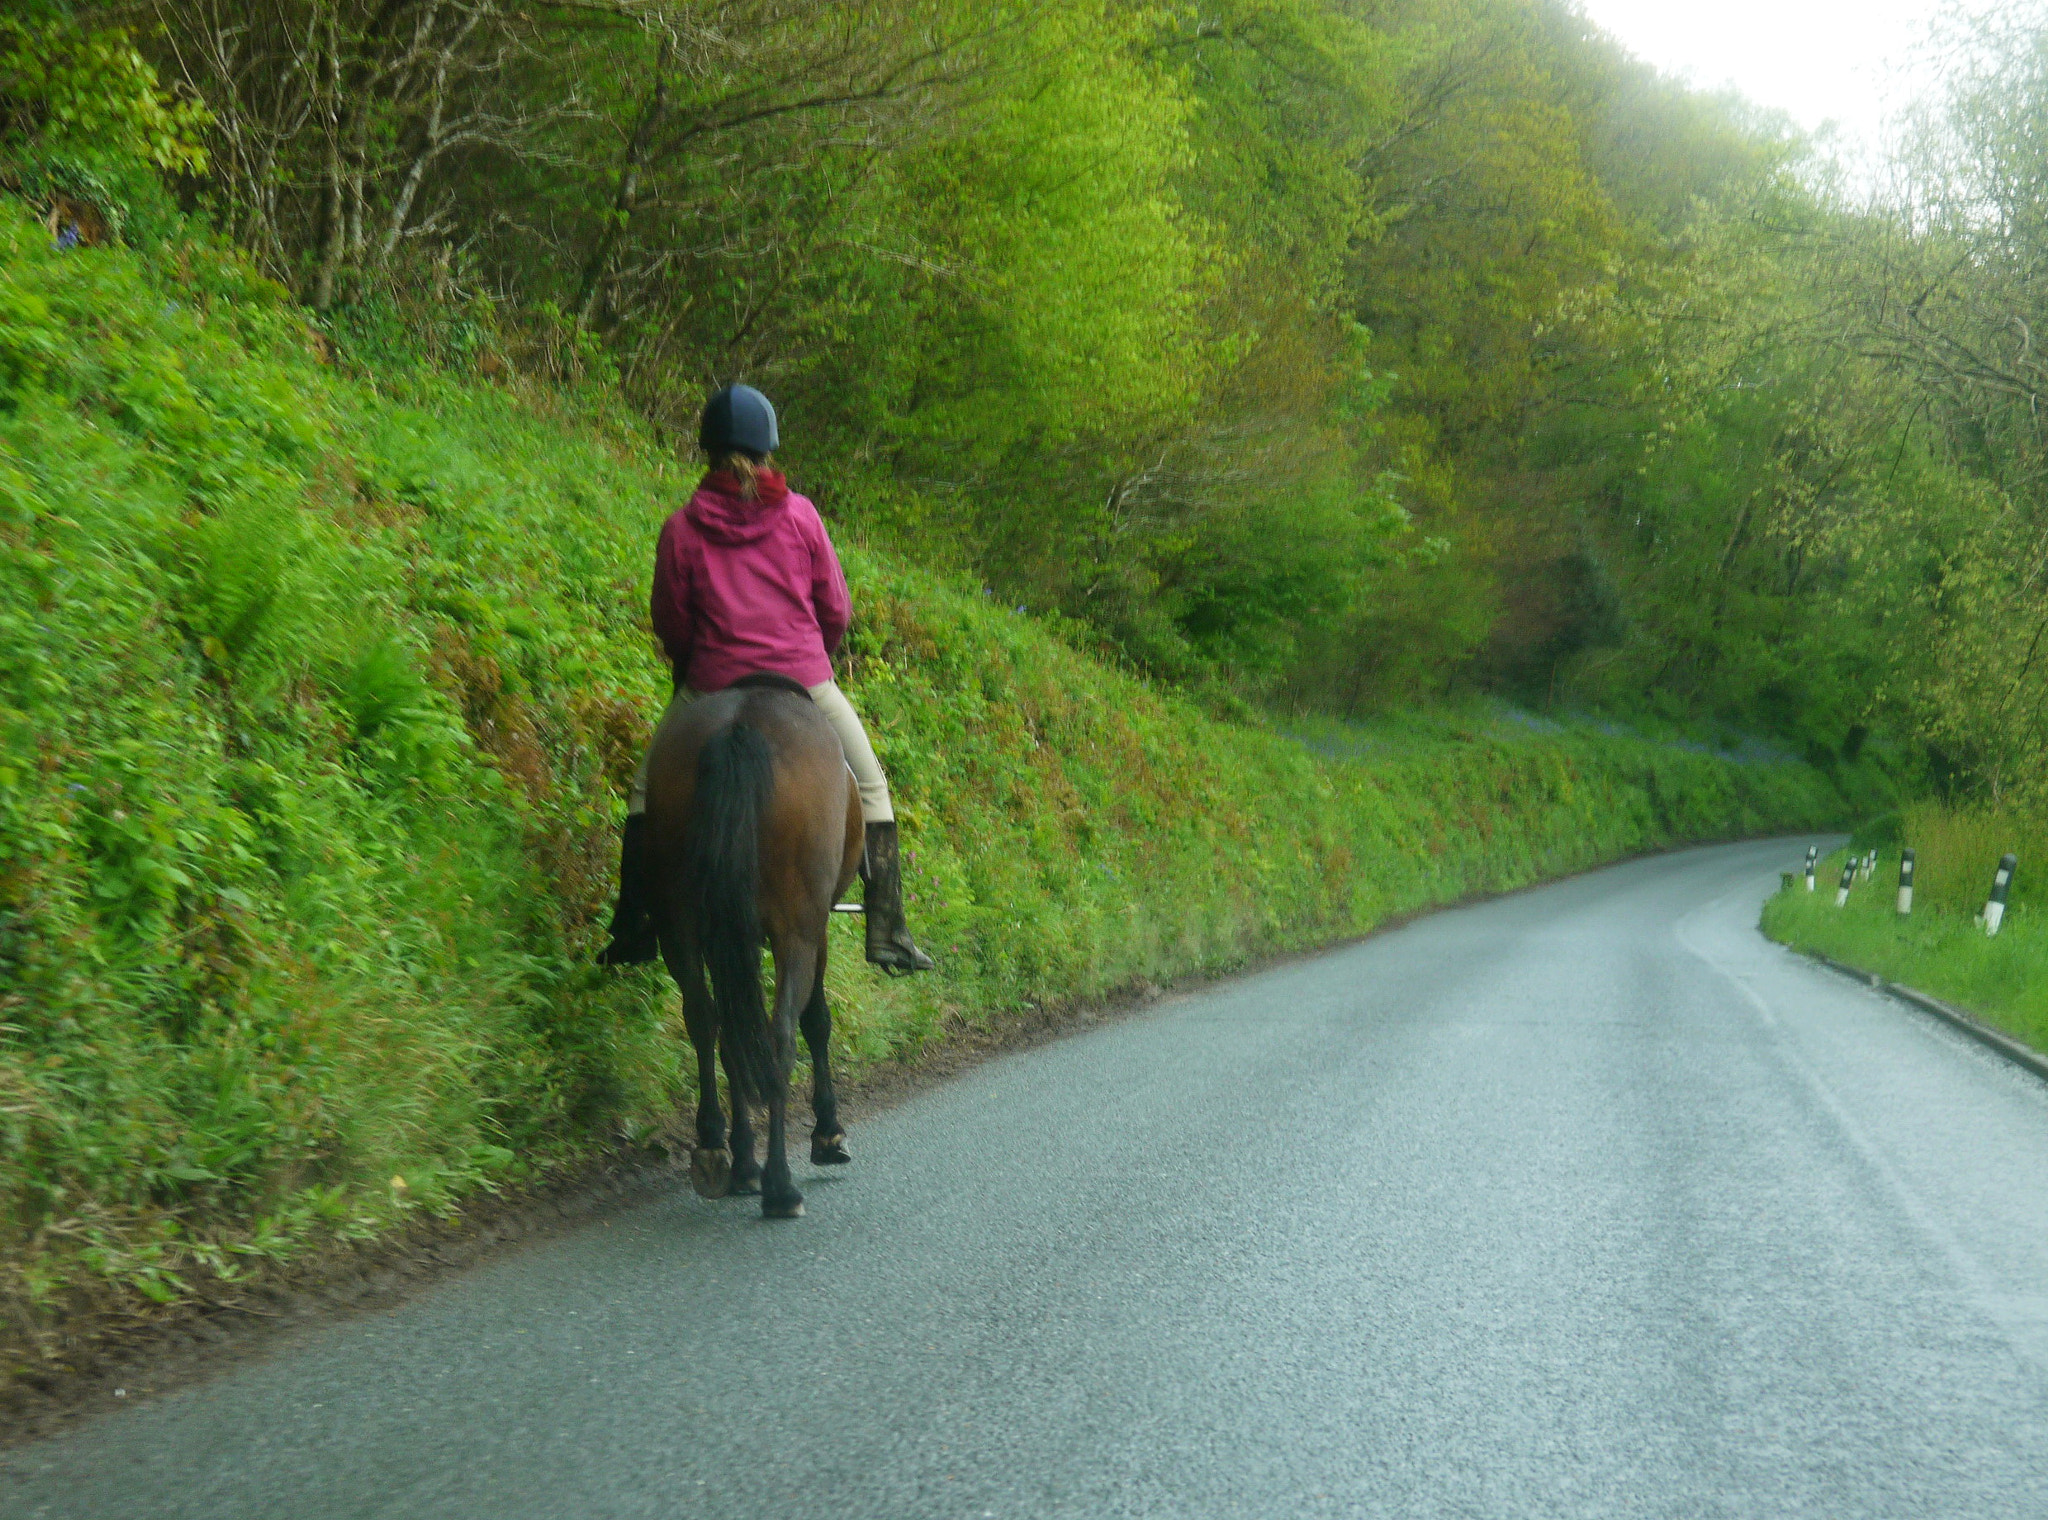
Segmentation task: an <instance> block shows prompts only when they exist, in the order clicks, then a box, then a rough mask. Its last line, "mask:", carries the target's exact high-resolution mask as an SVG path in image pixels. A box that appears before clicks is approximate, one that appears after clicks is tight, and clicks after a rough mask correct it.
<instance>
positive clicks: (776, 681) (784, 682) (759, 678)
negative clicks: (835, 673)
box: [732, 670, 811, 702]
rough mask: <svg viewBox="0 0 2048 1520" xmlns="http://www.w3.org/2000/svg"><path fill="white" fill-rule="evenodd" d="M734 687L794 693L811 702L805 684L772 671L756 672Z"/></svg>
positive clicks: (747, 675) (750, 673) (740, 680)
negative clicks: (750, 687)
mask: <svg viewBox="0 0 2048 1520" xmlns="http://www.w3.org/2000/svg"><path fill="white" fill-rule="evenodd" d="M732 684H733V685H734V686H754V687H761V688H764V689H766V690H769V691H793V692H795V693H796V694H797V695H798V696H800V697H802V698H803V699H804V700H805V701H806V702H808V701H810V700H811V694H810V691H809V690H808V689H807V688H806V687H805V686H804V683H803V682H801V681H799V680H796V679H794V678H793V677H791V676H779V675H777V674H776V673H775V672H774V671H772V670H756V671H752V672H749V673H748V674H746V675H743V676H741V677H740V678H739V679H738V680H737V681H735V682H733V683H732Z"/></svg>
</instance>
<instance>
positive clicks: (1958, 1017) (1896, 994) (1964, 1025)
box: [1774, 940, 2048, 1082]
mask: <svg viewBox="0 0 2048 1520" xmlns="http://www.w3.org/2000/svg"><path fill="white" fill-rule="evenodd" d="M1774 943H1777V944H1784V943H1785V942H1784V941H1783V940H1777V941H1774ZM1785 948H1786V949H1787V950H1790V951H1792V952H1793V953H1794V954H1797V955H1803V956H1805V957H1806V958H1807V959H1808V960H1811V961H1818V962H1819V963H1820V964H1821V965H1823V966H1825V967H1827V968H1828V970H1830V971H1833V972H1835V973H1837V974H1838V975H1841V976H1846V977H1848V978H1849V979H1850V980H1852V981H1856V982H1860V983H1862V984H1863V985H1864V986H1865V987H1868V988H1870V989H1871V990H1872V991H1873V992H1882V993H1884V994H1885V995H1886V996H1888V997H1891V998H1893V999H1895V1000H1896V1001H1898V1002H1901V1003H1904V1004H1906V1005H1907V1006H1908V1007H1911V1008H1917V1009H1919V1010H1920V1011H1921V1012H1922V1013H1927V1014H1932V1015H1933V1016H1934V1017H1935V1018H1937V1019H1940V1020H1941V1021H1942V1022H1943V1023H1945V1024H1947V1025H1948V1026H1949V1027H1950V1028H1952V1029H1956V1030H1959V1031H1960V1032H1962V1033H1963V1034H1966V1035H1968V1036H1969V1037H1970V1038H1971V1039H1973V1040H1975V1041H1977V1042H1978V1043H1979V1044H1981V1045H1984V1046H1986V1047H1988V1048H1989V1049H1991V1050H1993V1051H1995V1052H1997V1053H1998V1054H1999V1055H2001V1056H2004V1057H2005V1059H2006V1060H2008V1061H2010V1062H2011V1063H2012V1064H2013V1065H2015V1066H2018V1067H2021V1068H2023V1069H2025V1070H2027V1071H2030V1072H2032V1073H2033V1074H2034V1075H2035V1076H2037V1077H2039V1078H2040V1079H2041V1080H2042V1081H2044V1082H2048V1054H2043V1053H2042V1052H2041V1051H2038V1050H2036V1049H2034V1047H2033V1046H2031V1045H2029V1044H2027V1043H2026V1042H2025V1041H2023V1040H2018V1039H2015V1038H2013V1036H2011V1035H2009V1034H2007V1033H2006V1032H2005V1031H2004V1030H2002V1029H1998V1028H1994V1027H1993V1026H1992V1025H1990V1024H1987V1023H1985V1022H1984V1021H1983V1020H1982V1019H1980V1018H1978V1017H1977V1016H1976V1015H1975V1014H1973V1013H1970V1012H1967V1011H1966V1010H1964V1009H1961V1008H1958V1007H1956V1006H1955V1004H1953V1003H1944V1002H1943V1001H1942V1000H1941V999H1940V998H1938V997H1933V996H1931V995H1929V994H1928V993H1925V992H1922V991H1921V990H1920V989H1919V988H1917V987H1908V986H1907V985H1906V984H1905V983H1903V982H1888V981H1886V980H1885V979H1884V978H1883V977H1881V976H1879V975H1878V974H1877V973H1876V972H1875V971H1865V970H1863V969H1862V968H1861V967H1860V966H1852V965H1850V964H1849V963H1848V962H1847V961H1838V960H1836V959H1835V958H1834V957H1833V956H1832V955H1828V954H1826V953H1824V952H1822V951H1819V950H1808V949H1807V948H1805V947H1804V946H1803V945H1785Z"/></svg>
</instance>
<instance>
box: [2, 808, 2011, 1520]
mask: <svg viewBox="0 0 2048 1520" xmlns="http://www.w3.org/2000/svg"><path fill="white" fill-rule="evenodd" d="M1800 853H1801V850H1800V846H1798V845H1793V844H1787V843H1783V842H1780V843H1774V844H1750V845H1735V846H1727V847H1719V848H1714V849H1705V850H1696V851H1692V852H1689V853H1686V854H1682V855H1675V856H1667V857H1664V858H1661V859H1655V860H1644V861H1637V862H1634V863H1632V864H1628V865H1623V866H1619V867H1616V868H1614V869H1612V870H1607V871H1603V872H1600V873H1598V874H1595V875H1591V876H1586V877H1581V878H1579V879H1576V880H1573V881H1568V882H1564V883H1561V884H1559V885H1556V886H1552V887H1548V888H1545V889H1542V890H1540V891H1534V892H1529V893H1525V894H1522V895H1519V896H1515V897H1510V898H1505V899H1502V900H1499V901H1496V902H1491V903H1486V904H1482V905H1479V906H1476V907H1470V908H1464V909H1460V910H1457V911H1453V912H1447V913H1443V914H1439V915H1436V916H1434V917H1431V918H1428V919H1424V920H1421V921H1418V922H1416V923H1413V924H1411V925H1409V926H1408V927H1406V928H1403V929H1400V930H1398V931H1396V932H1393V933H1389V934H1386V935H1383V936H1381V937H1379V938H1376V939H1372V940H1369V941H1366V942H1363V943H1361V944H1358V945H1355V946H1352V947H1350V948H1348V949H1344V950H1340V951H1337V952H1334V953H1332V954H1328V955H1324V956H1321V957H1318V958H1316V959H1313V960H1303V961H1299V962H1296V963H1293V964H1289V965H1285V966H1282V967H1279V968H1276V969H1274V970H1270V971H1267V972H1264V973H1261V974H1258V975H1255V976H1249V977H1246V978H1244V979H1242V980H1239V981H1236V982H1233V983H1230V984H1229V985H1227V986H1221V987H1217V988H1213V989H1210V990H1207V991H1202V992H1198V993H1193V994H1189V995H1187V996H1182V997H1176V998H1173V999H1169V1000H1167V1001H1164V1002H1161V1003H1159V1004H1157V1005H1155V1006H1154V1007H1153V1008H1151V1009H1148V1010H1147V1011H1145V1012H1144V1013H1142V1014H1140V1015H1137V1016H1134V1017H1131V1018H1129V1019H1126V1020H1123V1021H1121V1022H1118V1023H1115V1024H1112V1025H1109V1026H1106V1027H1102V1028H1099V1029H1097V1030H1094V1031H1092V1032H1090V1033H1087V1034H1084V1035H1079V1036H1076V1037H1074V1038H1071V1039H1068V1040H1065V1041H1063V1042H1060V1043H1057V1044H1054V1045H1051V1046H1048V1047H1045V1048H1043V1049H1040V1050H1037V1051H1033V1052H1029V1053H1025V1054H1019V1055H1015V1056H1011V1057H1006V1058H1003V1059H999V1060H996V1061H993V1062H990V1063H988V1064H986V1065H984V1066H981V1067H979V1068H977V1069H975V1070H973V1071H972V1072H970V1073H968V1074H967V1075H965V1076H963V1077H961V1078H959V1079H958V1080H956V1081H952V1082H950V1083H947V1084H945V1085H943V1086H940V1087H937V1088H934V1089H933V1090H930V1091H927V1092H925V1093H924V1094H922V1095H921V1096H919V1097H917V1098H915V1099H913V1100H912V1101H910V1102H908V1103H906V1104H904V1105H902V1106H900V1107H898V1108H895V1109H893V1110H891V1111H889V1112H887V1113H884V1114H882V1115H880V1116H877V1117H875V1118H874V1119H872V1120H870V1121H869V1122H867V1123H865V1124H863V1125H860V1126H858V1127H857V1128H856V1129H855V1130H854V1131H853V1133H852V1135H851V1137H850V1141H849V1144H850V1147H851V1148H852V1150H853V1152H854V1156H855V1164H854V1165H853V1166H852V1167H848V1168H841V1169H838V1170H837V1171H834V1172H831V1173H822V1172H806V1173H804V1174H802V1175H800V1177H799V1182H800V1184H801V1185H802V1186H803V1187H804V1188H805V1190H806V1191H807V1192H808V1194H809V1205H810V1213H809V1216H808V1217H807V1218H805V1219H802V1220H799V1221H791V1222H781V1223H772V1224H771V1223H765V1222H763V1221H762V1220H761V1219H760V1218H759V1217H758V1216H757V1206H756V1204H755V1203H754V1201H752V1200H727V1201H722V1202H718V1203H705V1202H702V1201H700V1200H698V1199H697V1198H695V1197H694V1196H692V1195H690V1194H689V1193H687V1191H678V1193H677V1194H676V1195H675V1196H673V1197H669V1198H666V1199H663V1200H661V1201H657V1202H655V1203H652V1204H648V1205H646V1206H643V1207H640V1208H638V1209H635V1210H633V1211H631V1212H628V1213H626V1214H624V1215H622V1216H618V1217H614V1218H613V1219H612V1220H611V1221H610V1222H609V1223H602V1224H593V1225H591V1226H590V1227H589V1228H586V1229H584V1230H582V1231H580V1232H578V1233H574V1234H570V1235H566V1236H563V1237H560V1238H557V1239H554V1240H551V1241H547V1242H545V1243H542V1244H539V1245H536V1246H534V1247H532V1248H530V1249H526V1250H523V1251H520V1252H517V1253H514V1254H512V1255H510V1256H508V1257H505V1258H502V1259H500V1260H498V1261H496V1262H494V1263H493V1264H491V1265H489V1266H486V1267H484V1268H481V1269H479V1270H477V1271H474V1272H472V1273H470V1274H467V1275H465V1276H462V1277H460V1278H458V1279H454V1280H450V1281H448V1282H446V1283H444V1284H442V1285H441V1286H439V1287H438V1288H436V1289H434V1290H432V1291H431V1292H429V1293H428V1294H426V1295H425V1296H423V1297H421V1298H420V1299H417V1300H415V1301H413V1302H411V1303H408V1304H406V1305H404V1306H403V1307H400V1308H398V1309H396V1310H394V1311H392V1312H389V1313H384V1314H379V1315H374V1316H369V1317H365V1318H359V1319H355V1320H350V1321H346V1322H342V1323H339V1324H334V1325H330V1326H327V1327H325V1328H323V1329H320V1330H318V1331H314V1332H311V1333H309V1334H307V1335H305V1336H303V1337H301V1338H299V1339H298V1340H296V1341H294V1342H293V1343H291V1344H289V1345H287V1346H285V1347H283V1348H281V1349H279V1350H278V1351H276V1352H275V1353H273V1354H271V1355H268V1356H266V1357H264V1358H263V1359H262V1360H260V1361H257V1362H254V1363H252V1364H249V1365H245V1366H243V1367H241V1368H239V1369H237V1370H236V1371H234V1372H233V1373H231V1374H229V1375H227V1376H224V1377H222V1378H220V1379H218V1380H216V1381H214V1382H211V1383H207V1384H203V1385H201V1386H197V1387H193V1388H188V1389H186V1390H185V1391H183V1392H181V1393H177V1394H174V1395H171V1396H168V1397H165V1398H162V1399H160V1400H157V1401H155V1402H152V1403H149V1404H146V1405H144V1406H142V1407H139V1408H135V1409H132V1410H127V1411H124V1412H122V1413H120V1414H118V1415H115V1416H112V1417H108V1418H105V1419H100V1420H97V1421H94V1422H91V1423H88V1424H86V1425H83V1426H79V1427H76V1428H74V1429H73V1430H71V1431H70V1432H68V1433H66V1434H65V1435H63V1436H62V1437H60V1438H58V1439H55V1440H51V1441H47V1442H44V1443H42V1444H39V1445H36V1446H31V1447H28V1448H24V1449H21V1450H17V1451H14V1452H10V1453H5V1454H0V1468H4V1471H0V1515H5V1516H7V1517H10V1520H12V1517H16V1516H22V1517H27V1516H62V1517H80V1520H84V1517H90V1520H125V1517H131V1516H148V1517H153V1520H154V1517H164V1520H168V1517H174V1516H177V1517H183V1516H190V1517H194V1520H200V1517H203V1520H238V1517H250V1520H328V1517H341V1516H347V1517H365V1520H367V1517H372V1516H376V1517H389V1520H440V1517H448V1520H614V1517H618V1520H624V1517H636V1520H637V1517H643V1516H644V1517H649V1520H654V1517H659V1520H680V1517H705V1520H723V1517H733V1520H741V1517H744V1520H785V1517H787V1520H798V1517H801V1520H853V1517H872V1520H922V1517H927V1516H931V1517H948V1520H952V1517H959V1520H976V1517H981V1520H987V1517H996V1516H1001V1517H1015V1520H1025V1517H1029V1520H1051V1517H1066V1516H1074V1517H1109V1516H1131V1515H1145V1516H1160V1517H1174V1520H1196V1517H1210V1516H1219V1517H1221V1516H1228V1517H1264V1516H1272V1517H1288V1520H1293V1517H1319V1516H1399V1517H1410V1516H1421V1517H1432V1516H1471V1517H1476V1520H1496V1517H1514V1516H1532V1517H1543V1520H1559V1517H1577V1516H1604V1515H1613V1516H1630V1517H1634V1516H1671V1517H1674V1520H1679V1517H1682V1520H1700V1517H1707V1516H1731V1517H1733V1516H1740V1517H1745V1520H1747V1517H1783V1516H1814V1517H1825V1520H1857V1517H1863V1516H1892V1515H1896V1516H1910V1517H1913V1520H1929V1517H1941V1516H1956V1517H1968V1520H1987V1517H1992V1516H2025V1517H2029V1520H2040V1517H2043V1516H2048V1084H2043V1083H2041V1082H2040V1081H2039V1080H2038V1079H2036V1078H2034V1077H2032V1076H2030V1075H2028V1074H2026V1073H2024V1072H2021V1071H2018V1070H2016V1069H2014V1068H2012V1067H2009V1066H2007V1065H2005V1064H2003V1063H2001V1062H2000V1061H1999V1060H1998V1059H1997V1058H1996V1057H1994V1056H1992V1055H1990V1054H1989V1053H1987V1052H1985V1051H1983V1050H1982V1049H1980V1048H1979V1047H1977V1046H1976V1045H1974V1044H1972V1043H1970V1042H1968V1041H1967V1040H1965V1039H1963V1038H1962V1037H1960V1036H1958V1035H1955V1034H1952V1033H1950V1032H1949V1031H1948V1030H1946V1029H1945V1028H1944V1027H1943V1026H1941V1025H1939V1024H1937V1023H1935V1022H1934V1021H1933V1020H1931V1019H1929V1018H1928V1017H1927V1016H1925V1015H1923V1014H1921V1013H1918V1012H1915V1011H1913V1010H1911V1009H1908V1008H1905V1007H1902V1006H1900V1005H1898V1004H1896V1003H1894V1002H1892V1001H1890V1000H1887V999H1885V998H1883V997H1881V996H1879V995H1877V994H1875V993H1871V992H1868V991H1865V990H1863V989H1862V988H1860V987H1858V986H1856V985H1855V984H1854V983H1852V982H1850V981H1848V980H1846V979H1844V978H1841V977H1839V976H1836V975H1834V974H1831V973H1829V972H1826V971H1823V970H1820V969H1817V968H1815V967H1812V966H1810V965H1809V964H1807V963H1805V962H1803V961H1801V960H1799V959H1797V958H1796V957H1794V956H1792V955H1790V954H1789V953H1787V952H1785V951H1782V950H1779V949H1777V948H1775V947H1773V946H1771V945H1769V944H1767V943H1766V942H1765V941H1764V940H1763V939H1762V938H1761V937H1760V936H1759V935H1758V934H1757V933H1756V931H1755V928H1754V924H1755V921H1756V913H1757V905H1758V903H1759V901H1760V900H1761V899H1762V897H1763V896H1764V894H1765V893H1766V892H1767V891H1768V890H1769V889H1770V888H1771V887H1773V886H1774V885H1775V884H1776V873H1777V871H1778V870H1779V869H1780V868H1789V867H1790V866H1791V865H1792V864H1793V863H1794V862H1795V861H1797V859H1798V858H1799V855H1800Z"/></svg>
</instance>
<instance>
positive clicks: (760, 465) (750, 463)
mask: <svg viewBox="0 0 2048 1520" xmlns="http://www.w3.org/2000/svg"><path fill="white" fill-rule="evenodd" d="M774 457H775V456H774V455H773V454H763V455H762V456H761V457H760V458H759V459H756V458H755V457H754V456H753V455H752V454H749V453H747V452H745V451H744V450H742V449H728V450H726V451H725V452H724V453H721V454H713V455H712V456H711V468H712V469H713V470H714V471H716V470H724V471H725V472H726V473H728V474H729V475H731V476H732V478H733V479H735V480H737V481H738V482H739V483H740V495H741V497H743V498H744V499H745V500H747V501H752V500H753V499H754V498H755V497H756V496H757V495H759V494H760V491H761V472H762V471H763V470H765V469H766V468H768V461H769V460H771V459H773V458H774Z"/></svg>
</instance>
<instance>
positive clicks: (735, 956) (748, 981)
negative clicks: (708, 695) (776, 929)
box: [684, 723, 775, 1101]
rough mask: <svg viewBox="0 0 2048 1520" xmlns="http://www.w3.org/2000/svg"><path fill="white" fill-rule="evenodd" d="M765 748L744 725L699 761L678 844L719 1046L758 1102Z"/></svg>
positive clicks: (762, 1068)
mask: <svg viewBox="0 0 2048 1520" xmlns="http://www.w3.org/2000/svg"><path fill="white" fill-rule="evenodd" d="M774 780H775V762H774V757H773V756H772V755H771V754H770V753H769V750H768V741H767V740H766V739H764V738H762V737H761V735H760V733H759V732H758V731H757V730H755V729H752V728H749V727H747V726H746V725H745V724H744V723H735V724H733V725H732V726H731V727H729V728H727V729H726V730H725V731H724V732H722V733H720V734H717V735H715V736H714V737H713V738H712V739H711V741H710V742H709V743H707V744H706V745H705V746H704V748H703V750H702V751H701V752H700V753H699V754H698V756H697V798H696V805H695V807H693V808H692V809H691V815H692V816H691V820H690V833H689V838H688V840H687V842H686V843H685V845H684V863H685V870H686V876H685V880H686V881H687V882H688V883H689V885H688V888H687V891H688V892H689V905H690V913H691V916H692V918H693V919H694V920H695V921H696V931H697V944H698V947H699V948H700V950H701V952H702V954H703V956H704V963H705V966H706V968H707V969H708V970H709V971H710V973H711V1000H712V1002H714V1003H715V1004H717V1006H718V1042H719V1044H720V1045H721V1046H723V1047H724V1049H725V1052H726V1058H727V1060H728V1061H730V1062H731V1067H730V1070H731V1071H733V1072H735V1073H737V1074H738V1076H739V1079H740V1081H741V1082H742V1083H743V1084H744V1085H745V1086H746V1087H747V1088H748V1089H750V1091H751V1093H752V1094H753V1095H754V1096H755V1097H756V1098H757V1099H759V1100H760V1101H766V1099H767V1096H768V1094H769V1093H770V1092H772V1091H773V1090H774V1083H775V1051H774V1047H773V1046H772V1045H771V1044H770V1043H769V1038H768V1010H767V1007H766V1005H765V1004H764V1003H763V1001H762V997H761V908H760V885H761V815H762V813H763V812H764V811H765V810H766V808H767V803H768V794H769V789H770V788H771V787H772V786H773V785H774Z"/></svg>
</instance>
